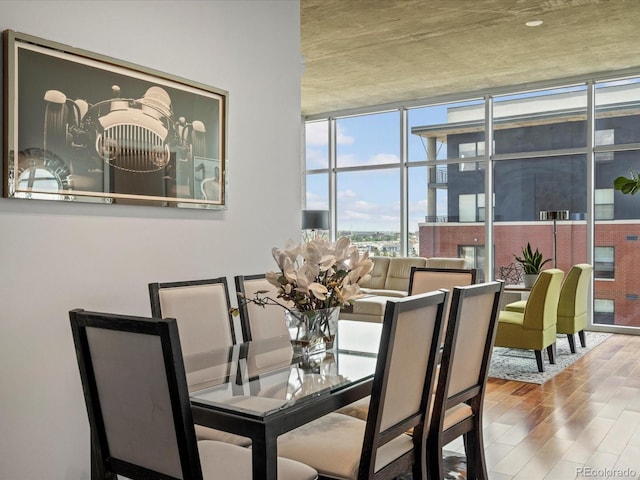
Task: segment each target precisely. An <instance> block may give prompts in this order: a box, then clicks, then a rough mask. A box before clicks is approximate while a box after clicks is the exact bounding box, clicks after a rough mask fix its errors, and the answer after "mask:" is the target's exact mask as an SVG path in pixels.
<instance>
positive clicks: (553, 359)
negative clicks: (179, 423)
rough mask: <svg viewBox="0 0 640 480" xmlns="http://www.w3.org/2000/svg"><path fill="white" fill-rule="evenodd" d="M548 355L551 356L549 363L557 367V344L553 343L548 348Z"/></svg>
mask: <svg viewBox="0 0 640 480" xmlns="http://www.w3.org/2000/svg"><path fill="white" fill-rule="evenodd" d="M547 354H548V355H549V363H550V364H551V365H555V363H556V342H553V343H552V344H551V345H549V346H548V347H547Z"/></svg>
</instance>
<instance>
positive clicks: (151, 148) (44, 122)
mask: <svg viewBox="0 0 640 480" xmlns="http://www.w3.org/2000/svg"><path fill="white" fill-rule="evenodd" d="M3 46H4V65H3V67H4V82H3V84H4V92H3V94H4V112H3V113H4V129H3V130H4V132H3V134H4V152H3V164H4V165H3V173H4V181H3V192H2V193H3V196H4V197H6V198H22V199H40V200H57V201H75V202H91V203H102V204H136V205H158V206H169V207H180V208H203V209H225V208H227V200H226V199H227V191H226V190H227V189H226V185H227V158H226V143H227V142H226V136H227V109H228V96H229V94H228V92H227V91H225V90H221V89H219V88H214V87H211V86H208V85H204V84H201V83H198V82H193V81H190V80H186V79H184V78H181V77H178V76H175V75H171V74H167V73H162V72H158V71H156V70H152V69H150V68H145V67H141V66H139V65H135V64H132V63H128V62H125V61H120V60H116V59H114V58H111V57H107V56H104V55H99V54H96V53H92V52H88V51H85V50H81V49H77V48H74V47H70V46H67V45H63V44H59V43H56V42H51V41H48V40H44V39H41V38H37V37H34V36H31V35H27V34H23V33H18V32H15V31H13V30H5V31H4V32H3Z"/></svg>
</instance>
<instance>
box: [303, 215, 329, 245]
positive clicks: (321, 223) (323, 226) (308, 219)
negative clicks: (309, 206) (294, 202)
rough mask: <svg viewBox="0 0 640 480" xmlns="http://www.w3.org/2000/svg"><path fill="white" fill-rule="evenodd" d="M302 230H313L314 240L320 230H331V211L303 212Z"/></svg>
mask: <svg viewBox="0 0 640 480" xmlns="http://www.w3.org/2000/svg"><path fill="white" fill-rule="evenodd" d="M302 230H311V233H312V237H313V240H315V239H316V237H317V233H318V230H329V210H302Z"/></svg>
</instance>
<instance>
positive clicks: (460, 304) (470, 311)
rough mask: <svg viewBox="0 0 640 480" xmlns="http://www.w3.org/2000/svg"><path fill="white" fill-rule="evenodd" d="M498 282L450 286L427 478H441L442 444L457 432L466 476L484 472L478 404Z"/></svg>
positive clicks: (493, 332)
mask: <svg viewBox="0 0 640 480" xmlns="http://www.w3.org/2000/svg"><path fill="white" fill-rule="evenodd" d="M503 286H504V282H502V281H499V282H488V283H482V284H476V285H470V286H464V287H455V288H454V289H453V294H452V300H451V309H450V313H449V321H448V325H447V331H446V335H445V341H444V349H443V352H442V359H441V364H440V373H439V376H438V387H437V389H436V395H435V399H434V406H433V414H432V418H431V422H430V426H429V437H428V440H427V444H428V445H429V448H428V449H427V464H428V468H429V476H428V478H444V477H443V475H444V472H443V464H442V449H443V447H444V445H446V444H447V443H449V442H450V441H451V440H453V439H455V438H457V437H459V436H460V435H464V436H465V451H466V454H467V470H468V474H469V478H487V471H486V464H485V461H484V444H483V439H482V433H483V432H482V404H483V401H484V394H485V388H486V384H487V375H488V371H489V364H490V361H491V352H492V351H493V344H494V340H495V335H496V329H497V324H498V313H499V309H500V300H501V296H502V291H503Z"/></svg>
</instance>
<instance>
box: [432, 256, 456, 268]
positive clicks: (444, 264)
mask: <svg viewBox="0 0 640 480" xmlns="http://www.w3.org/2000/svg"><path fill="white" fill-rule="evenodd" d="M464 264H465V260H464V258H453V257H452V258H448V257H431V258H427V264H426V267H427V268H464V266H465V265H464Z"/></svg>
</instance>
